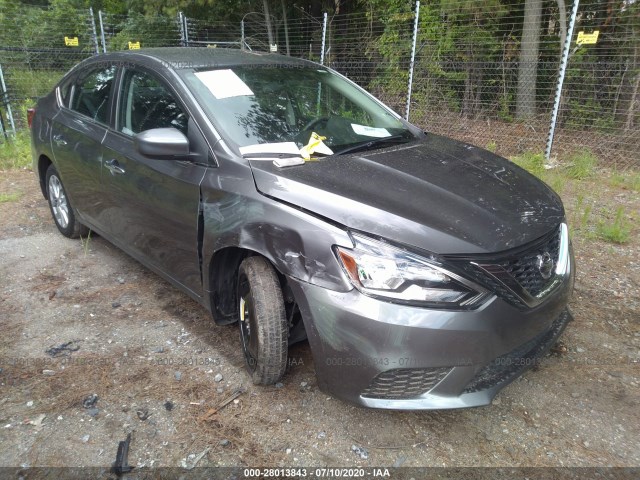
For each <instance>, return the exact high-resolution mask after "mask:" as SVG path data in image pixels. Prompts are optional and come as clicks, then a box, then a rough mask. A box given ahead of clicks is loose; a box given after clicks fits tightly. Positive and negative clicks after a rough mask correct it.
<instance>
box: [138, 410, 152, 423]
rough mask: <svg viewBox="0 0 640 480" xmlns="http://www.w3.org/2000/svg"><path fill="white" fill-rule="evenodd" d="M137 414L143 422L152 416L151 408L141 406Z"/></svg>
mask: <svg viewBox="0 0 640 480" xmlns="http://www.w3.org/2000/svg"><path fill="white" fill-rule="evenodd" d="M136 415H137V416H138V418H139V419H140V420H142V421H143V422H144V421H145V420H146V419H147V418H149V417H150V416H151V414H150V413H149V409H148V408H147V407H140V408H139V409H137V410H136Z"/></svg>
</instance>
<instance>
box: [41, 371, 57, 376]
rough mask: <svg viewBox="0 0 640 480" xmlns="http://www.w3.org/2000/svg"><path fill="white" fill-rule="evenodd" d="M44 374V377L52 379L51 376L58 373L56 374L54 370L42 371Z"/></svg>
mask: <svg viewBox="0 0 640 480" xmlns="http://www.w3.org/2000/svg"><path fill="white" fill-rule="evenodd" d="M42 374H43V375H47V376H48V377H51V376H53V375H55V374H56V372H54V371H53V370H42Z"/></svg>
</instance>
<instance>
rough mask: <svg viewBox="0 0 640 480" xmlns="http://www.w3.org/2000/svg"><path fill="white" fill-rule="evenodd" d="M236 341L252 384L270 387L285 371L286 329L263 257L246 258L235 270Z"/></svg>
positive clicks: (271, 271) (271, 270)
mask: <svg viewBox="0 0 640 480" xmlns="http://www.w3.org/2000/svg"><path fill="white" fill-rule="evenodd" d="M238 303H239V319H240V320H239V322H238V323H239V325H240V342H241V346H242V351H243V353H244V357H245V361H246V365H247V370H248V371H249V373H250V374H251V379H252V380H253V383H254V384H256V385H270V384H273V383H275V382H277V381H278V380H280V379H281V378H282V376H283V375H284V372H285V370H286V368H287V353H288V341H287V340H288V333H289V328H288V325H287V319H286V314H285V307H284V300H283V298H282V289H281V288H280V282H279V280H278V275H277V274H276V271H275V269H274V268H273V267H272V266H271V263H269V261H268V260H267V259H265V258H263V257H248V258H246V259H245V260H244V261H243V262H242V263H241V264H240V268H239V270H238Z"/></svg>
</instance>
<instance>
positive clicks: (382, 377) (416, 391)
mask: <svg viewBox="0 0 640 480" xmlns="http://www.w3.org/2000/svg"><path fill="white" fill-rule="evenodd" d="M450 371H451V368H447V367H444V368H398V369H395V370H388V371H386V372H382V373H381V374H379V375H378V376H377V377H376V378H374V379H373V381H372V382H371V384H370V385H369V386H368V387H367V388H366V389H365V390H364V391H363V392H362V396H363V397H369V398H381V399H388V400H400V399H408V398H415V397H419V396H420V395H422V394H423V393H426V392H428V391H429V390H431V389H432V388H433V387H434V386H435V385H436V384H437V383H438V382H439V381H440V380H442V379H443V378H444V377H445V376H446V375H447V373H449V372H450Z"/></svg>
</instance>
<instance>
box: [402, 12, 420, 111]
mask: <svg viewBox="0 0 640 480" xmlns="http://www.w3.org/2000/svg"><path fill="white" fill-rule="evenodd" d="M419 17H420V0H416V16H415V18H414V21H413V42H412V44H411V62H410V63H409V84H408V85H407V107H406V108H405V111H404V119H405V120H406V121H407V122H408V121H409V112H410V111H411V90H412V89H413V67H414V65H415V61H416V43H417V42H418V19H419Z"/></svg>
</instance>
